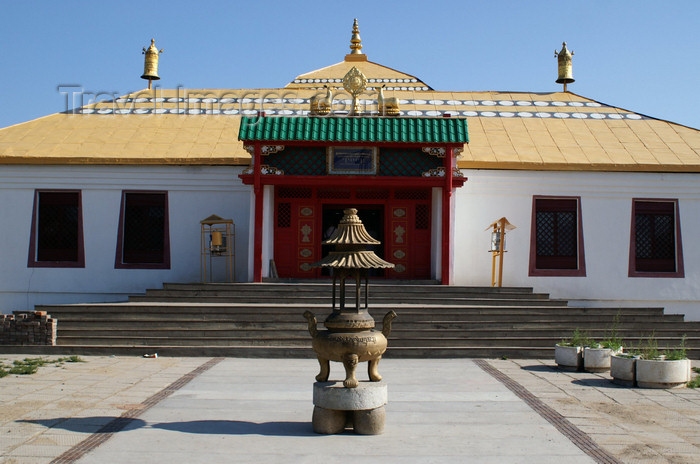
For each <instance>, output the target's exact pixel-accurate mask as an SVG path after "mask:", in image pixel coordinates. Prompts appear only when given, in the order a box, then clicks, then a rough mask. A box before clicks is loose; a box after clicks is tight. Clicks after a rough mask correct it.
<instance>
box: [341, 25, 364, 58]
mask: <svg viewBox="0 0 700 464" xmlns="http://www.w3.org/2000/svg"><path fill="white" fill-rule="evenodd" d="M360 50H362V39H361V38H360V28H359V27H358V26H357V18H355V21H354V22H353V24H352V37H351V38H350V54H349V55H345V61H367V55H365V54H363V53H362V52H361V51H360Z"/></svg>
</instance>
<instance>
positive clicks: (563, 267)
mask: <svg viewBox="0 0 700 464" xmlns="http://www.w3.org/2000/svg"><path fill="white" fill-rule="evenodd" d="M538 212H575V214H576V256H575V257H569V256H562V257H557V256H553V257H546V258H545V257H542V256H538V255H537V213H538ZM530 224H531V225H530V263H529V275H530V276H533V277H585V276H586V256H585V251H584V246H583V219H582V214H581V197H570V196H544V195H535V196H533V197H532V218H531V222H530Z"/></svg>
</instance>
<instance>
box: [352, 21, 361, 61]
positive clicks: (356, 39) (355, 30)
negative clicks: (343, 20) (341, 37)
mask: <svg viewBox="0 0 700 464" xmlns="http://www.w3.org/2000/svg"><path fill="white" fill-rule="evenodd" d="M360 50H362V39H361V38H360V28H359V27H358V26H357V18H355V22H354V23H353V24H352V37H351V38H350V54H351V55H359V54H361V53H362V52H361V51H360Z"/></svg>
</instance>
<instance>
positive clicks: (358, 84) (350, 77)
mask: <svg viewBox="0 0 700 464" xmlns="http://www.w3.org/2000/svg"><path fill="white" fill-rule="evenodd" d="M343 88H344V89H345V90H347V91H348V93H349V94H350V95H352V107H351V109H350V115H356V114H358V113H359V112H360V105H359V103H358V101H357V97H358V96H359V95H360V94H361V93H362V92H364V91H365V89H366V88H367V77H366V76H365V75H364V74H362V71H360V70H359V69H357V67H355V66H353V67H352V69H351V70H350V71H348V73H347V74H346V75H345V77H343Z"/></svg>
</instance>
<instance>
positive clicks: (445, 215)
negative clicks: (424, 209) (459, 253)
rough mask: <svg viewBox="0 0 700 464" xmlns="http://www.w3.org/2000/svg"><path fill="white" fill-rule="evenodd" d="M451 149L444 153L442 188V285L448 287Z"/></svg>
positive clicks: (449, 268)
mask: <svg viewBox="0 0 700 464" xmlns="http://www.w3.org/2000/svg"><path fill="white" fill-rule="evenodd" d="M452 153H453V152H452V147H447V152H446V153H445V186H444V187H443V188H442V259H441V262H442V269H441V273H440V274H441V276H442V285H450V281H451V280H452V275H451V269H452V266H451V264H452V263H451V260H452V243H451V240H450V239H451V237H450V231H451V230H452V228H451V224H452V166H453V159H452Z"/></svg>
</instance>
